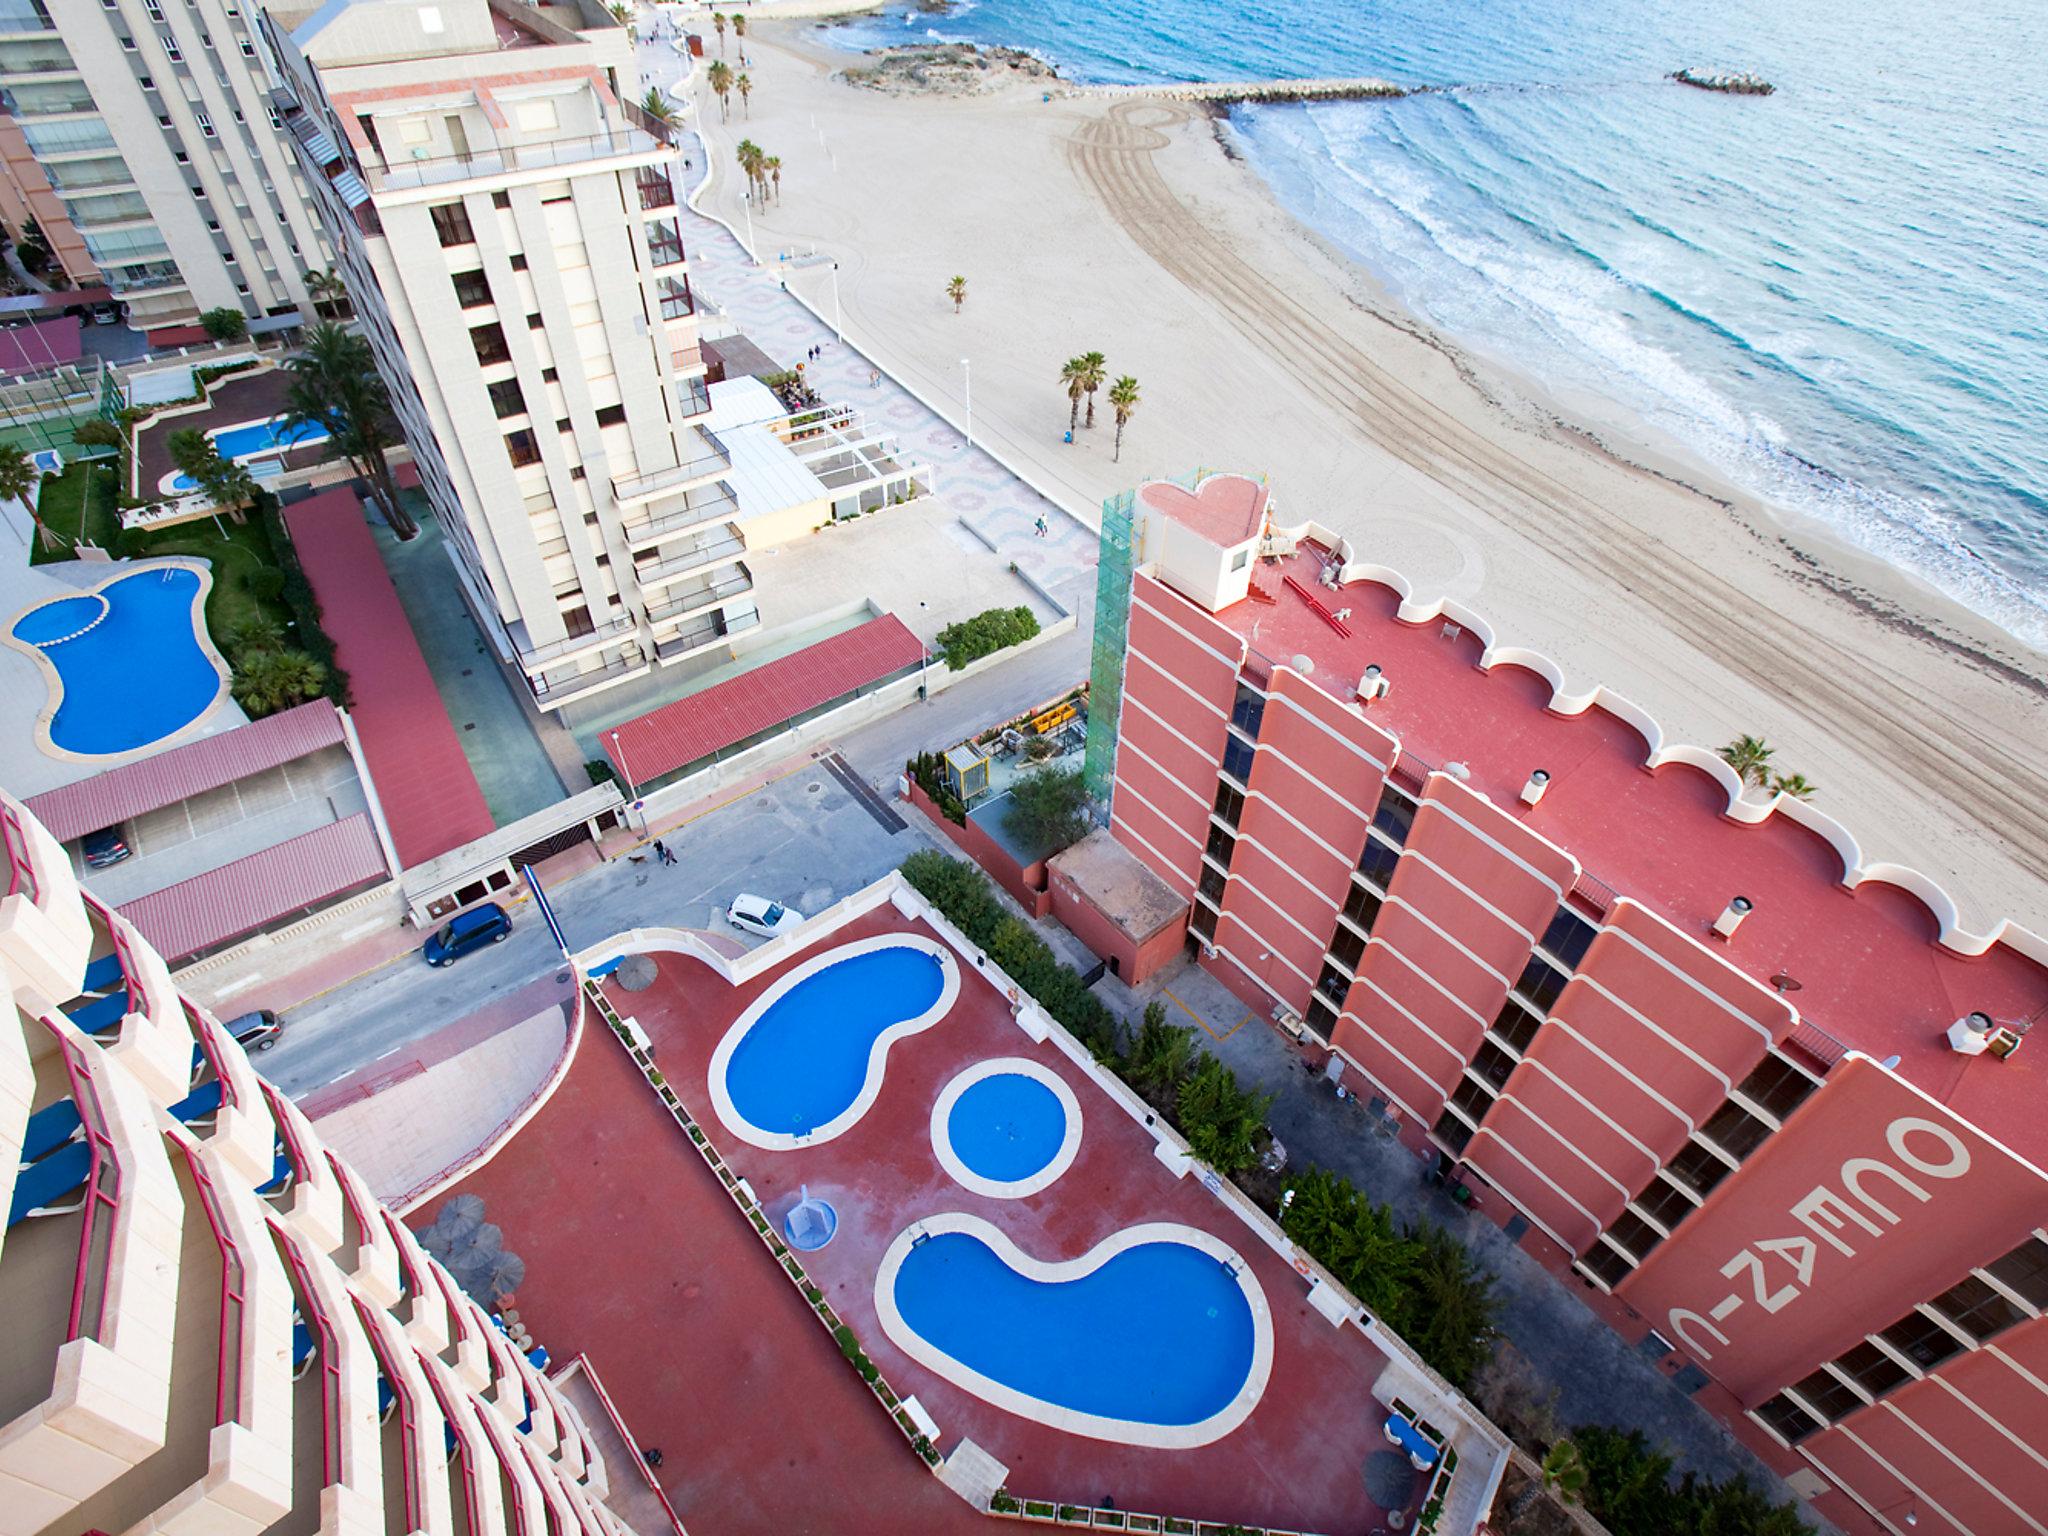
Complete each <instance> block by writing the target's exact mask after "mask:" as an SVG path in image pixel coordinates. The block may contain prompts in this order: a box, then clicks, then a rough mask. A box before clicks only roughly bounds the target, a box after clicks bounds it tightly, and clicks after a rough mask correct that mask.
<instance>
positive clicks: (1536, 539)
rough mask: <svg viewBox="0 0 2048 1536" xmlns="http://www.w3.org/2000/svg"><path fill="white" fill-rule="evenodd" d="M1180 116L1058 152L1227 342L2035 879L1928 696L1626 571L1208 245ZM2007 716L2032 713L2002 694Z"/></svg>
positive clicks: (2030, 785)
mask: <svg viewBox="0 0 2048 1536" xmlns="http://www.w3.org/2000/svg"><path fill="white" fill-rule="evenodd" d="M1190 115H1191V114H1190V113H1189V111H1188V110H1187V109H1186V108H1183V107H1180V106H1176V105H1170V104H1166V103H1161V102H1157V101H1129V102H1119V103H1117V104H1116V105H1115V106H1113V107H1111V108H1110V109H1109V111H1108V112H1107V113H1106V114H1104V115H1103V116H1102V117H1101V118H1099V119H1096V120H1095V121H1093V122H1090V123H1088V124H1087V125H1085V126H1084V127H1082V128H1081V129H1080V130H1079V131H1078V132H1077V133H1076V134H1075V136H1074V137H1073V138H1072V139H1071V140H1070V141H1069V142H1068V145H1067V157H1068V161H1069V163H1070V165H1071V166H1072V167H1073V169H1074V171H1075V173H1076V174H1077V175H1078V176H1079V177H1080V178H1081V180H1082V181H1083V182H1084V183H1085V184H1086V185H1087V186H1089V187H1090V188H1091V189H1092V190H1093V191H1094V192H1095V194H1096V195H1097V196H1098V197H1099V198H1100V199H1101V201H1102V203H1103V205H1104V207H1105V208H1106V209H1107V210H1108V211H1109V213H1110V215H1111V216H1112V217H1113V218H1114V219H1115V220H1116V221H1117V223H1118V225H1119V226H1121V227H1122V229H1123V230H1124V232H1125V233H1126V234H1127V235H1128V236H1129V237H1130V238H1131V240H1132V241H1133V242H1134V243H1135V244H1136V245H1137V246H1138V248H1139V249H1140V250H1142V251H1143V252H1145V254H1146V255H1148V256H1149V257H1151V258H1152V260H1153V261H1154V262H1156V263H1157V264H1158V265H1159V266H1160V267H1161V268H1163V269H1164V270H1165V271H1166V272H1167V273H1168V274H1169V275H1171V276H1172V277H1173V278H1174V279H1175V280H1176V281H1178V282H1179V283H1181V284H1182V285H1183V286H1184V287H1186V288H1188V289H1189V290H1191V291H1192V292H1194V293H1195V294H1196V295H1198V296H1199V297H1200V298H1201V300H1202V302H1203V303H1204V305H1205V306H1207V307H1208V308H1211V309H1213V310H1214V311H1215V312H1217V313H1218V314H1220V315H1222V316H1223V317H1224V318H1225V319H1226V320H1227V321H1229V323H1230V324H1231V326H1232V327H1233V328H1234V329H1235V330H1236V331H1238V333H1239V334H1240V335H1242V336H1243V337H1244V338H1245V340H1246V341H1247V342H1248V343H1249V344H1250V345H1252V346H1254V347H1256V348H1258V349H1259V350H1260V351H1262V352H1265V353H1267V354H1268V355H1270V356H1271V357H1273V358H1274V359H1275V360H1276V361H1277V362H1279V363H1280V364H1281V365H1282V366H1283V367H1284V368H1285V369H1286V370H1287V372H1288V373H1289V375H1290V376H1291V377H1293V378H1294V379H1296V380H1297V381H1298V382H1299V383H1300V384H1301V385H1302V387H1303V388H1304V389H1306V390H1308V391H1309V392H1310V393H1311V394H1312V395H1315V396H1317V397H1318V398H1320V399H1321V400H1322V401H1323V403H1324V404H1325V405H1326V406H1328V407H1329V408H1330V409H1331V410H1332V411H1334V412H1335V413H1336V414H1337V415H1338V416H1339V417H1340V418H1341V419H1342V420H1343V422H1344V423H1345V424H1346V425H1347V426H1348V427H1349V428H1350V429H1351V430H1352V431H1354V432H1356V433H1357V434H1358V435H1359V436H1361V437H1363V438H1365V439H1366V440H1368V441H1370V442H1372V443H1374V444H1375V445H1377V446H1378V447H1379V448H1381V449H1383V450H1384V451H1386V452H1387V453H1389V454H1391V455H1393V456H1394V457H1395V458H1397V459H1399V460H1401V461H1402V462H1404V463H1406V464H1409V465H1411V466H1413V467H1414V468H1416V469H1418V470H1420V471H1422V472H1423V473H1424V474H1427V475H1429V476H1430V477H1431V478H1433V479H1435V480H1437V481H1439V482H1441V483H1442V484H1444V485H1446V486H1448V487H1450V488H1451V489H1453V490H1454V491H1456V492H1457V493H1459V494H1460V495H1461V496H1463V497H1464V498H1465V499H1466V500H1467V501H1468V502H1469V503H1471V504H1472V505H1473V506H1474V507H1476V508H1477V509H1478V510H1480V511H1481V512H1483V513H1486V514H1488V515H1490V516H1492V517H1494V518H1496V519H1497V520H1498V521H1500V522H1501V523H1502V524H1503V525H1505V526H1507V527H1510V528H1513V529H1515V530H1516V531H1517V532H1518V533H1520V534H1521V535H1522V536H1523V537H1525V538H1527V539H1528V540H1530V542H1532V543H1534V544H1536V545H1537V546H1538V547H1540V548H1542V549H1544V550H1546V551H1547V552H1549V553H1550V554H1552V555H1554V556H1556V557H1557V558H1558V559H1559V560H1561V561H1563V562H1564V563H1566V564H1568V565H1570V566H1573V567H1576V568H1577V569H1580V570H1583V571H1586V572H1588V573H1590V574H1593V575H1595V576H1597V577H1598V578H1599V579H1600V580H1602V581H1604V582H1606V583H1607V584H1609V585H1610V586H1613V587H1616V588H1619V589H1620V590H1622V591H1625V592H1628V593H1630V594H1632V595H1634V596H1635V597H1636V598H1637V599H1639V600H1640V601H1641V602H1643V603H1644V604H1646V605H1649V606H1651V607H1653V608H1654V609H1655V611H1656V613H1657V614H1658V616H1659V619H1660V621H1661V622H1662V623H1664V624H1665V625H1667V626H1668V627H1670V628H1671V629H1672V630H1673V631H1675V632H1676V633H1677V634H1679V635H1680V636H1681V637H1682V638H1684V639H1685V640H1686V641H1688V642H1689V643H1690V644H1692V645H1693V646H1695V647H1697V648H1698V649H1699V650H1701V651H1704V652H1706V653H1707V654H1709V655H1712V656H1717V657H1719V658H1721V659H1722V660H1723V661H1724V662H1725V663H1726V664H1727V665H1728V666H1729V667H1730V668H1731V669H1733V670H1735V671H1736V672H1738V673H1741V674H1743V675H1745V676H1747V677H1749V678H1751V679H1754V680H1756V681H1757V682H1759V683H1760V684H1762V685H1763V686H1765V687H1766V688H1767V689H1768V690H1769V691H1770V692H1771V693H1772V694H1774V695H1775V696H1776V697H1777V698H1778V699H1779V700H1780V701H1781V702H1782V703H1783V704H1784V705H1785V706H1786V707H1787V708H1790V709H1792V710H1795V711H1797V712H1798V713H1799V714H1801V715H1803V716H1805V717H1806V718H1807V719H1808V720H1809V721H1811V722H1813V723H1814V725H1815V726H1816V728H1818V729H1820V730H1824V731H1825V732H1827V733H1828V734H1830V735H1832V736H1834V737H1836V738H1838V739H1839V740H1841V741H1842V742H1843V743H1845V744H1846V745H1848V746H1849V747H1851V748H1852V749H1853V750H1854V751H1855V752H1856V753H1857V754H1858V755H1859V756H1860V757H1861V758H1862V759H1863V761H1865V762H1866V763H1868V764H1870V765H1871V766H1872V767H1873V768H1874V769H1876V770H1878V771H1880V772H1884V773H1886V774H1888V775H1890V776H1892V777H1893V778H1895V779H1897V780H1900V781H1902V782H1904V783H1907V784H1911V785H1913V786H1914V787H1915V788H1916V790H1917V791H1918V792H1919V793H1921V794H1924V795H1927V796H1929V797H1931V798H1933V799H1935V800H1937V801H1939V802H1940V803H1942V804H1944V805H1946V806H1948V807H1950V808H1951V809H1952V811H1953V812H1954V813H1955V814H1956V816H1957V817H1958V818H1959V819H1961V820H1964V821H1966V822H1974V823H1982V824H1986V825H1988V826H1991V827H1994V828H1996V829H1997V830H1998V831H1999V832H2000V833H2001V834H2003V836H2004V838H2005V839H2006V840H2007V841H2008V842H2009V844H2010V845H2011V846H2012V848H2013V850H2014V853H2015V856H2016V858H2017V861H2018V862H2019V863H2020V864H2021V865H2022V867H2024V868H2025V869H2026V870H2028V871H2029V872H2030V873H2032V874H2033V875H2035V876H2036V877H2041V876H2043V875H2048V775H2044V773H2043V772H2041V771H2040V770H2039V769H2037V768H2035V767H2034V766H2032V765H2031V764H2029V763H2027V762H2026V761H2024V760H2023V759H2022V756H2021V754H2020V753H2019V752H2017V751H2015V750H2014V748H2013V747H2012V745H2010V744H2009V743H2007V742H2004V741H2000V740H1996V739H1994V738H1993V737H1991V736H1990V735H1988V734H1986V732H1985V731H1984V730H1983V729H1982V727H1981V725H1980V723H1979V722H1977V721H1975V720H1972V719H1970V718H1966V717H1965V716H1964V715H1963V714H1961V713H1959V712H1957V711H1955V710H1953V709H1949V708H1945V707H1944V706H1943V703H1942V701H1941V700H1940V699H1935V698H1927V697H1924V696H1917V695H1914V696H1908V695H1905V694H1902V692H1901V690H1900V689H1899V688H1898V686H1897V684H1896V682H1895V680H1894V679H1893V678H1892V677H1891V675H1890V674H1889V673H1888V672H1886V671H1885V670H1883V669H1882V668H1880V667H1878V666H1876V665H1874V664H1873V663H1872V662H1871V661H1870V660H1869V659H1868V658H1867V657H1865V656H1863V655H1862V654H1860V653H1859V652H1858V651H1857V650H1855V649H1853V648H1852V647H1850V646H1848V645H1844V644H1842V643H1840V642H1838V641H1832V640H1830V639H1828V638H1826V637H1825V636H1821V635H1816V634H1814V633H1812V632H1810V631H1808V630H1806V629H1804V628H1802V627H1800V626H1799V625H1797V624H1795V623H1793V622H1792V621H1790V620H1788V619H1786V618H1785V617H1784V616H1782V615H1781V614H1779V613H1778V612H1777V611H1776V610H1775V609H1774V608H1772V607H1771V606H1770V605H1769V604H1767V603H1764V602H1761V601H1759V600H1758V599H1757V598H1756V597H1755V596H1753V595H1751V594H1750V593H1748V592H1746V591H1744V590H1742V589H1741V588H1740V587H1738V586H1736V585H1735V584H1734V583H1732V582H1730V581H1729V580H1727V579H1726V578H1725V577H1723V576H1721V575H1720V574H1719V573H1717V572H1715V571H1713V570H1710V569H1706V568H1704V567H1701V566H1698V565H1693V564H1689V563H1681V562H1678V561H1674V560H1671V559H1668V558H1658V559H1649V560H1645V559H1641V558H1638V557H1637V556H1636V555H1635V554H1633V553H1632V552H1633V551H1636V550H1639V549H1640V547H1641V544H1642V542H1643V539H1644V537H1645V536H1644V535H1643V533H1642V532H1641V530H1639V529H1638V528H1636V527H1635V526H1634V525H1632V524H1631V523H1630V522H1629V521H1628V520H1627V519H1626V518H1625V517H1622V516H1620V515H1618V514H1616V513H1614V512H1612V511H1610V510H1608V509H1607V508H1605V507H1603V506H1602V505H1601V504H1600V503H1599V502H1597V501H1596V500H1594V499H1593V498H1591V497H1588V496H1586V495H1583V494H1581V493H1580V492H1578V491H1577V490H1575V489H1574V488H1572V487H1571V486H1569V485H1566V484H1565V483H1563V482H1562V481H1560V480H1558V479H1556V478H1555V477H1554V476H1552V475H1550V474H1548V473H1547V472H1545V471H1544V470H1542V469H1541V468H1539V467H1537V466H1535V465H1532V464H1530V463H1529V462H1527V461H1526V460H1524V459H1522V458H1520V457H1519V456H1518V455H1516V454H1514V453H1513V452H1511V451H1510V450H1509V449H1507V448H1505V447H1504V446H1502V445H1500V444H1498V443H1495V442H1492V441H1491V440H1489V439H1488V438H1486V437H1485V436H1483V435H1481V434H1479V433H1477V432H1474V431H1472V430H1471V429H1470V428H1468V427H1466V426H1465V425H1463V424H1462V423H1461V422H1459V421H1458V420H1457V419H1456V418H1455V417H1452V416H1451V415H1449V414H1448V413H1446V412H1444V411H1442V410H1440V409H1438V408H1437V407H1435V406H1434V405H1432V404H1430V402H1428V401H1427V400H1424V399H1422V398H1421V397H1419V396H1418V395H1416V394H1415V393H1414V392H1412V391H1410V390H1409V389H1407V388H1406V387H1404V386H1403V385H1402V384H1401V383H1400V381H1399V380H1398V379H1396V378H1395V377H1394V376H1393V375H1392V374H1390V373H1388V372H1387V371H1386V370H1385V369H1383V368H1381V367H1379V366H1378V365H1377V364H1376V363H1374V362H1373V361H1372V359H1371V358H1369V357H1368V356H1365V355H1364V354H1362V353H1361V352H1359V351H1358V349H1357V348H1356V347H1355V346H1353V345H1351V344H1349V343H1347V342H1346V341H1345V340H1344V338H1343V337H1342V336H1341V335H1340V334H1339V333H1338V332H1337V331H1336V330H1335V329H1333V328H1332V327H1331V326H1329V325H1328V324H1326V323H1325V322H1324V321H1323V320H1322V319H1320V318H1319V317H1318V316H1317V315H1316V314H1315V313H1314V312H1313V311H1311V310H1310V309H1309V308H1307V307H1306V306H1305V305H1302V304H1300V303H1298V302H1296V301H1295V300H1293V299H1291V298H1289V297H1288V296H1287V295H1286V294H1284V293H1281V292H1279V291H1278V290H1277V289H1275V288H1274V287H1273V286H1272V285H1271V284H1270V283H1268V282H1267V281H1266V280H1265V278H1264V277H1263V276H1262V275H1261V274H1260V273H1259V272H1258V271H1257V269H1255V268H1254V267H1252V266H1251V265H1250V264H1249V263H1248V262H1246V261H1244V260H1243V259H1242V258H1240V257H1239V256H1238V255H1237V254H1236V253H1235V252H1234V251H1232V250H1231V249H1230V248H1229V247H1228V246H1227V245H1226V244H1225V243H1224V242H1223V241H1222V240H1220V239H1218V238H1217V237H1216V236H1215V235H1213V234H1212V233H1210V231H1209V229H1208V228H1207V226H1206V225H1204V224H1203V223H1202V221H1201V220H1199V219H1197V218H1196V217H1195V216H1194V215H1193V214H1191V213H1190V212H1189V211H1188V209H1187V208H1186V207H1185V206H1184V205H1183V204H1182V203H1181V202H1180V200H1179V199H1178V198H1177V197H1176V196H1175V195H1174V193H1173V190H1172V189H1171V188H1170V187H1169V186H1167V184H1166V181H1165V179H1164V178H1163V177H1162V176H1161V175H1160V173H1159V170H1158V167H1157V165H1156V164H1155V161H1154V157H1155V155H1156V153H1157V151H1159V150H1160V149H1163V148H1165V147H1166V146H1167V144H1168V143H1169V142H1170V140H1169V139H1168V137H1167V135H1166V134H1165V133H1164V132H1162V131H1161V130H1162V129H1166V128H1171V127H1174V126H1177V125H1178V124H1181V123H1184V122H1186V121H1187V120H1188V118H1189V116H1190ZM2013 707H2014V710H2015V712H2016V714H2017V713H2020V712H2025V711H2030V710H2031V709H2032V701H2031V700H2027V699H2025V698H2024V697H2023V696H2022V695H2021V693H2020V692H2019V690H2018V689H2015V690H2014V693H2013Z"/></svg>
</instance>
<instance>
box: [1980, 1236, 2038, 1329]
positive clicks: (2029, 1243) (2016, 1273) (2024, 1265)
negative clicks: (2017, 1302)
mask: <svg viewBox="0 0 2048 1536" xmlns="http://www.w3.org/2000/svg"><path fill="white" fill-rule="evenodd" d="M1984 1269H1985V1272H1986V1273H1988V1274H1989V1275H1990V1276H1991V1278H1992V1279H1994V1280H1996V1281H1997V1282H1998V1283H1999V1284H2000V1285H2002V1286H2004V1287H2005V1288H2006V1289H2007V1290H2009V1291H2011V1292H2012V1293H2013V1294H2014V1295H2016V1296H2024V1297H2025V1298H2026V1299H2027V1301H2028V1302H2029V1303H2030V1304H2031V1305H2033V1306H2034V1307H2037V1308H2040V1309H2042V1310H2044V1311H2048V1243H2044V1242H2042V1241H2041V1239H2040V1238H2038V1237H2030V1238H2028V1239H2027V1240H2026V1241H2025V1242H2023V1243H2021V1244H2020V1245H2019V1247H2017V1248H2015V1249H2013V1251H2012V1252H2011V1253H2008V1254H2007V1255H2006V1256H2005V1257H2004V1258H2002V1259H1994V1260H1993V1261H1992V1262H1991V1263H1989V1264H1986V1265H1985V1266H1984Z"/></svg>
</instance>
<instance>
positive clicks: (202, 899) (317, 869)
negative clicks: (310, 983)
mask: <svg viewBox="0 0 2048 1536" xmlns="http://www.w3.org/2000/svg"><path fill="white" fill-rule="evenodd" d="M389 873H390V872H389V871H388V870H387V869H385V867H384V851H383V849H381V848H380V847H378V845H377V829H376V828H375V827H373V826H371V825H370V818H369V816H368V815H367V814H366V813H364V812H361V811H358V812H357V813H356V814H355V815H353V816H349V817H346V818H344V819H343V820H341V821H336V822H330V823H329V824H328V825H326V826H324V827H321V828H319V829H317V830H315V831H312V832H308V833H306V834H304V835H303V836H301V837H294V838H291V839H289V840H287V841H285V842H282V843H279V844H278V845H277V846H276V847H274V848H266V849H264V850H263V851H262V852H261V853H252V854H250V855H249V857H248V858H246V859H237V860H235V862H234V863H232V864H223V865H222V866H221V867H220V868H219V869H210V870H208V871H207V872H206V873H205V874H203V875H194V876H193V877H192V878H191V879H190V880H180V881H179V882H178V883H177V884H176V885H167V886H165V887H164V888H163V889H162V890H160V891H152V892H151V893H150V894H149V895H147V896H143V897H139V898H138V899H136V900H134V901H131V902H127V903H126V904H124V905H123V906H122V907H121V909H120V910H121V915H122V916H123V917H125V918H127V919H128V921H129V922H131V923H133V924H134V925H135V926H136V927H137V928H138V929H140V930H141V932H142V936H143V937H144V938H145V939H147V940H149V942H150V944H151V945H152V946H153V947H154V948H155V949H156V951H157V953H158V954H160V955H162V956H163V957H164V959H165V960H166V961H168V962H169V963H170V964H172V965H175V964H177V963H178V962H179V961H180V960H183V959H184V958H185V957H186V956H188V955H194V954H197V953H198V952H199V951H200V950H202V949H210V948H212V947H213V946H214V945H217V944H225V943H227V942H228V941H229V940H231V939H239V938H241V937H242V936H243V935H244V934H248V933H254V932H255V931H256V930H257V929H259V928H262V927H264V926H266V925H268V924H270V923H272V922H275V921H276V920H277V919H278V918H280V917H283V916H285V915H286V914H288V913H293V912H298V911H300V910H301V909H303V908H306V907H313V906H318V905H320V904H321V903H323V902H327V901H332V900H333V899H334V898H336V897H337V896H342V895H346V894H347V893H349V892H351V891H353V890H355V889H356V888H357V887H358V886H364V885H368V884H370V883H371V882H373V881H377V880H382V879H384V878H385V877H386V876H387V875H388V874H389Z"/></svg>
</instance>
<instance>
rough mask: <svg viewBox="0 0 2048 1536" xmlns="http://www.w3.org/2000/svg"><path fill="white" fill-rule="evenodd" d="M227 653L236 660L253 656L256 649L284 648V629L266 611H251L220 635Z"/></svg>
mask: <svg viewBox="0 0 2048 1536" xmlns="http://www.w3.org/2000/svg"><path fill="white" fill-rule="evenodd" d="M221 642H222V643H223V644H224V645H226V647H227V650H228V654H229V655H230V656H233V657H235V658H236V659H237V660H240V659H243V658H244V657H247V656H253V655H254V654H255V653H256V652H258V651H276V650H282V649H283V648H284V629H283V627H282V626H281V625H280V624H279V623H278V622H277V620H275V619H273V618H272V617H270V615H269V614H267V613H252V614H250V615H249V617H247V618H246V619H243V620H242V621H241V622H239V623H237V624H235V625H233V626H231V627H230V628H229V630H228V632H227V633H226V634H224V635H222V636H221Z"/></svg>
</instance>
